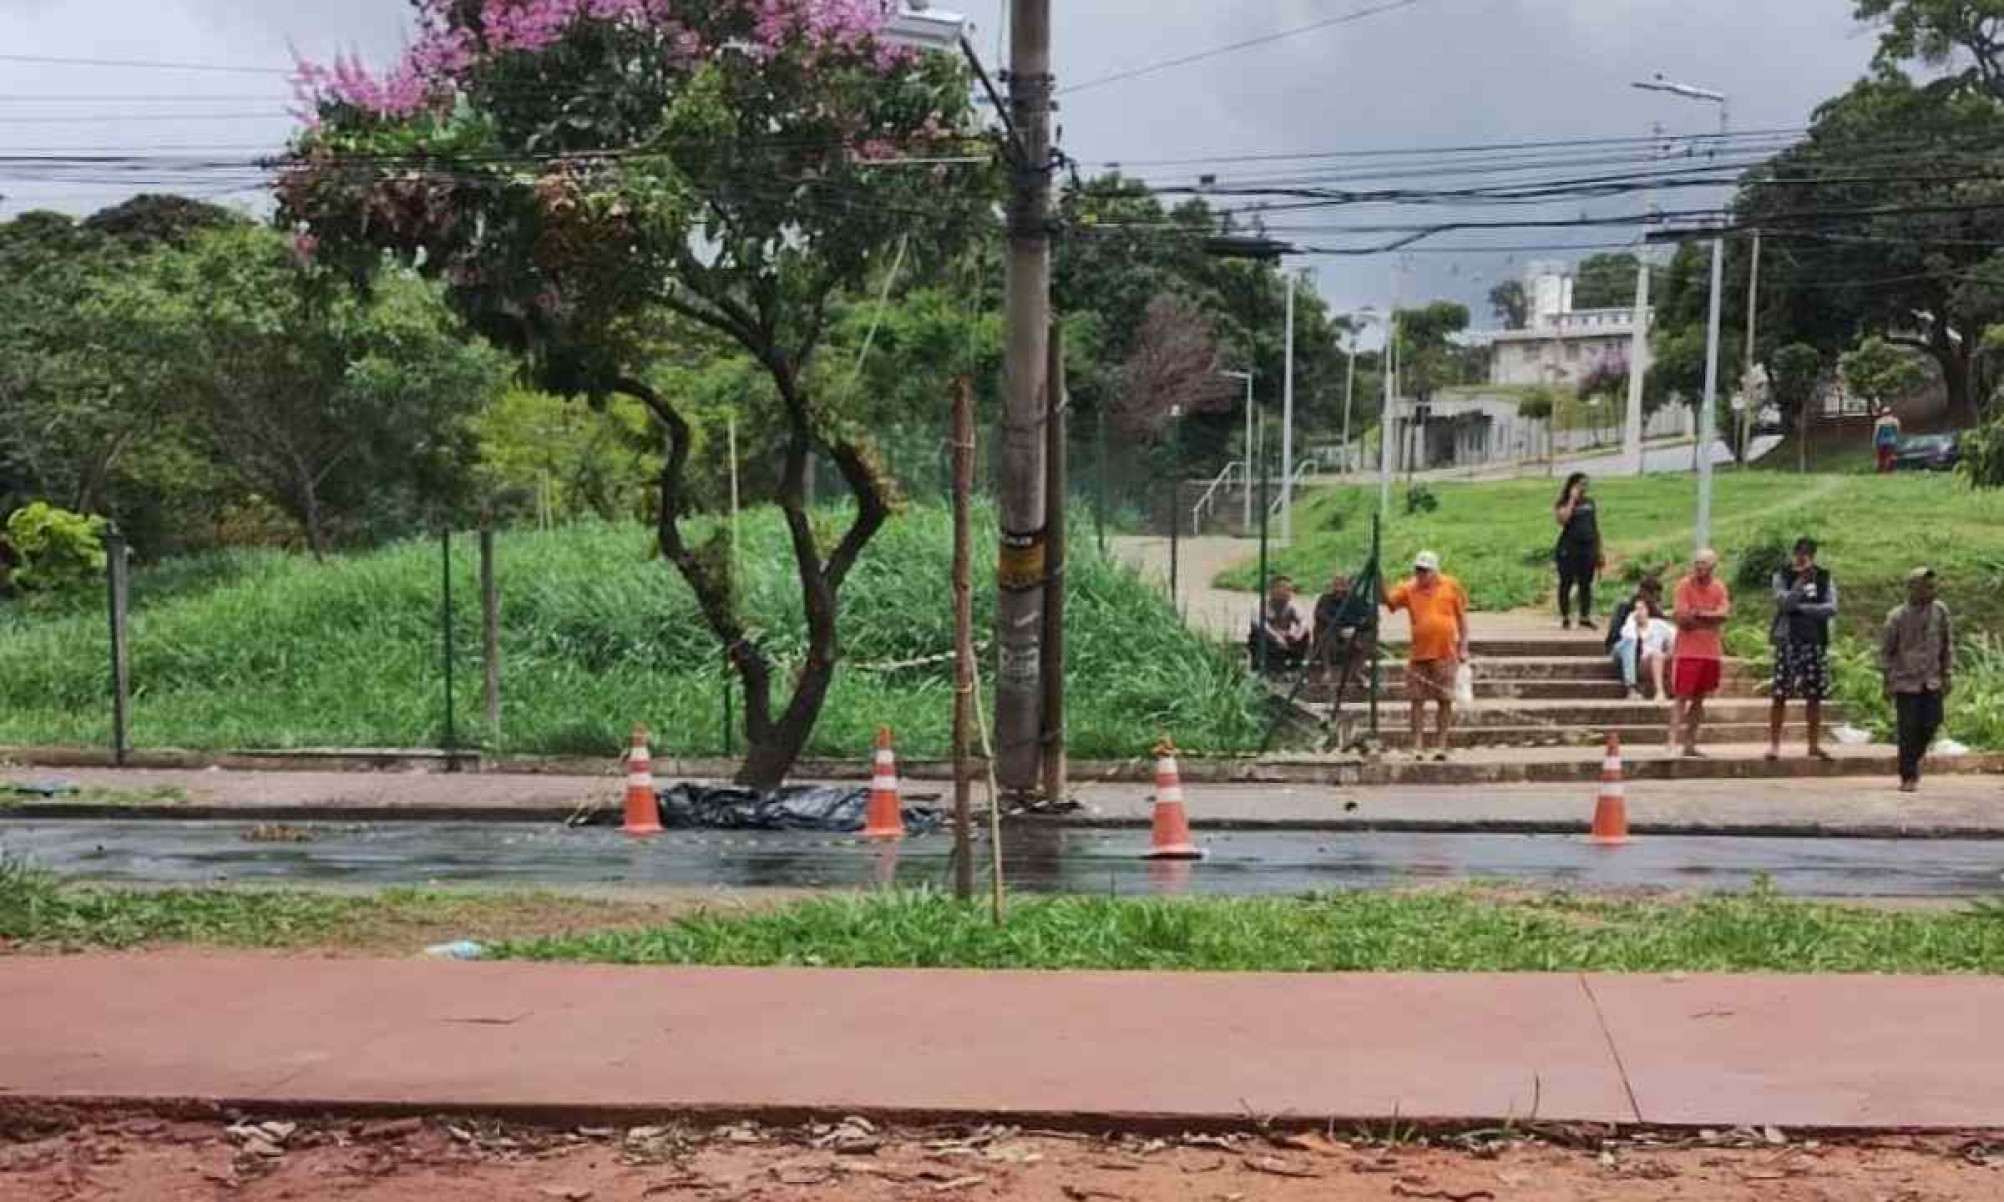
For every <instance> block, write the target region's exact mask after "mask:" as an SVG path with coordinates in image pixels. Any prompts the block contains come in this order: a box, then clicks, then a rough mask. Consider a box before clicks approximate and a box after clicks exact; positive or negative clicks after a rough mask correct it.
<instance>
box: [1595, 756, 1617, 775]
mask: <svg viewBox="0 0 2004 1202" xmlns="http://www.w3.org/2000/svg"><path fill="white" fill-rule="evenodd" d="M1600 770H1601V771H1602V772H1611V773H1613V774H1614V775H1616V776H1620V775H1621V761H1620V760H1602V761H1601V762H1600Z"/></svg>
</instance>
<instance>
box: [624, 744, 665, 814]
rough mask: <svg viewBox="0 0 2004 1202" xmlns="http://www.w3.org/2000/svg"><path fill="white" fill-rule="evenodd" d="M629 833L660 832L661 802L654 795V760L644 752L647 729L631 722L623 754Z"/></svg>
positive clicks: (645, 749)
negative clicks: (627, 746)
mask: <svg viewBox="0 0 2004 1202" xmlns="http://www.w3.org/2000/svg"><path fill="white" fill-rule="evenodd" d="M620 829H621V830H623V831H625V832H626V833H627V834H629V835H658V834H660V833H661V803H660V801H659V800H657V799H656V798H655V796H654V763H653V761H652V760H651V759H650V758H649V757H648V754H647V728H646V727H645V726H643V725H641V724H640V723H638V722H636V723H634V724H633V746H632V747H631V748H630V749H628V751H627V753H626V825H625V826H623V827H621V828H620Z"/></svg>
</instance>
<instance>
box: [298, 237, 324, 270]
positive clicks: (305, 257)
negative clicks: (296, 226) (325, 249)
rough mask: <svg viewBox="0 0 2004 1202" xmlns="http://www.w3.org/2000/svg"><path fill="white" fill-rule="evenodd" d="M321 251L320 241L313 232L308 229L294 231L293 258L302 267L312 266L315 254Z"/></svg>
mask: <svg viewBox="0 0 2004 1202" xmlns="http://www.w3.org/2000/svg"><path fill="white" fill-rule="evenodd" d="M319 249H320V239H319V238H318V237H317V236H315V235H314V233H313V232H312V231H310V230H306V229H300V230H296V231H294V233H293V235H292V257H293V258H294V259H296V260H298V262H299V265H300V266H301V267H309V266H311V265H312V263H313V255H314V252H316V251H318V250H319Z"/></svg>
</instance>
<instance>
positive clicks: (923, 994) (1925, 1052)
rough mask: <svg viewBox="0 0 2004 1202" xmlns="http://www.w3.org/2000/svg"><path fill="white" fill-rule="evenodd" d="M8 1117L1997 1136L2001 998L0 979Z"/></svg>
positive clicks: (1246, 981) (549, 980)
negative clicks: (353, 1116)
mask: <svg viewBox="0 0 2004 1202" xmlns="http://www.w3.org/2000/svg"><path fill="white" fill-rule="evenodd" d="M0 1012H4V1013H5V1014H6V1015H7V1021H6V1023H4V1024H0V1082H4V1083H5V1088H6V1091H7V1093H8V1095H9V1096H10V1097H13V1098H17V1099H19V1098H49V1099H65V1098H67V1099H81V1098H96V1099H116V1100H123V1101H160V1100H168V1099H176V1100H179V1099H197V1100H204V1101H214V1102H219V1103H223V1104H226V1105H235V1106H243V1107H247V1108H254V1109H255V1108H270V1107H274V1106H308V1107H326V1108H354V1107H373V1108H384V1109H394V1110H410V1111H418V1112H428V1111H442V1110H467V1109H472V1110H488V1111H503V1112H508V1111H513V1112H518V1113H519V1112H528V1111H538V1112H541V1113H544V1114H549V1113H551V1112H553V1111H558V1112H565V1113H567V1114H570V1115H577V1116H586V1115H603V1116H613V1115H629V1116H641V1115H653V1116H660V1115H662V1114H664V1113H666V1112H684V1111H710V1112H716V1113H724V1112H730V1113H742V1114H750V1115H754V1116H765V1117H773V1118H779V1117H797V1116H799V1115H800V1114H801V1113H802V1112H803V1111H816V1112H821V1113H825V1114H831V1115H841V1114H852V1113H868V1114H872V1115H877V1116H880V1117H895V1118H926V1119H937V1120H956V1119H967V1120H973V1119H1006V1120H1010V1121H1027V1122H1032V1123H1039V1124H1049V1123H1063V1122H1080V1121H1083V1122H1087V1123H1092V1122H1095V1121H1105V1120H1109V1119H1118V1120H1127V1121H1136V1120H1152V1121H1155V1122H1160V1123H1167V1124H1197V1123H1206V1122H1209V1123H1230V1124H1243V1123H1245V1122H1246V1121H1248V1120H1249V1119H1252V1118H1256V1117H1260V1116H1268V1115H1273V1116H1285V1117H1287V1118H1290V1119H1292V1120H1295V1121H1298V1122H1307V1123H1315V1124H1320V1123H1322V1122H1325V1121H1327V1120H1329V1119H1335V1120H1337V1121H1339V1122H1340V1121H1346V1120H1347V1121H1364V1120H1382V1119H1387V1118H1391V1117H1393V1116H1397V1117H1399V1118H1401V1119H1407V1120H1414V1119H1449V1120H1477V1121H1503V1120H1512V1119H1514V1120H1518V1121H1523V1120H1529V1119H1537V1120H1546V1121H1593V1122H1608V1123H1645V1124H1676V1125H1692V1126H1718V1127H1727V1126H1733V1125H1737V1124H1749V1125H1755V1126H1758V1125H1760V1124H1769V1123H1771V1124H1775V1125H1777V1126H1781V1127H1784V1128H1827V1129H1834V1128H1886V1127H1900V1128H1983V1127H1989V1128H1997V1127H2004V1043H2000V1042H1999V1041H1998V1040H1996V1039H1995V1038H1993V1035H1994V1027H1995V1016H1996V1015H1997V1014H1999V1013H2004V981H2000V980H1994V979H1984V978H1954V979H1951V978H1892V977H1822V978H1811V977H1708V976H1694V977H1690V978H1682V977H1678V978H1665V977H1648V976H1642V977H1621V976H1578V975H1574V974H1552V975H1507V976H1488V975H1465V976H1455V975H1437V976H1421V975H1380V976H1357V975H1265V974H1238V975H1218V974H1197V973H1184V974H1152V973H1008V972H955V971H921V972H912V971H830V970H813V969H644V968H618V967H602V966H556V965H529V964H455V963H436V962H424V961H371V962H356V961H352V960H350V961H330V960H312V959H301V958H273V957H244V956H234V957H232V956H197V955H183V954H166V955H143V956H70V957H47V958H41V957H25V956H21V957H13V958H10V959H4V960H0Z"/></svg>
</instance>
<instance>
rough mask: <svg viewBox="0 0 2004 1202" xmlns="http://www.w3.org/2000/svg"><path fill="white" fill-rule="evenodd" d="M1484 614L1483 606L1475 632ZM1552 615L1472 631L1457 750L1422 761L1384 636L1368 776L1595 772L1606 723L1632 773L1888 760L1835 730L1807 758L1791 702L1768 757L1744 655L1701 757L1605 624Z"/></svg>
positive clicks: (1730, 669) (1475, 779)
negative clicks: (1636, 675) (1625, 674)
mask: <svg viewBox="0 0 2004 1202" xmlns="http://www.w3.org/2000/svg"><path fill="white" fill-rule="evenodd" d="M1483 619H1484V615H1476V616H1475V622H1474V628H1475V631H1476V632H1477V634H1478V636H1479V635H1480V633H1481V631H1482V627H1483V624H1484V623H1483ZM1513 625H1521V624H1513ZM1555 627H1556V624H1555V623H1554V628H1553V629H1551V630H1550V632H1549V633H1548V634H1538V633H1531V632H1527V631H1523V630H1521V629H1513V630H1510V631H1507V632H1504V633H1501V634H1499V636H1498V637H1494V638H1482V637H1477V638H1476V639H1475V640H1474V643H1473V648H1472V653H1473V656H1474V665H1475V680H1476V685H1475V692H1476V703H1475V705H1474V706H1473V707H1460V708H1458V710H1457V713H1456V727H1455V737H1454V749H1455V750H1454V753H1453V757H1452V759H1451V760H1450V761H1449V762H1447V763H1444V764H1441V763H1433V762H1431V761H1427V762H1416V761H1414V760H1413V759H1412V758H1411V757H1410V756H1409V755H1408V749H1409V748H1410V746H1411V734H1410V726H1409V721H1408V718H1407V708H1406V700H1405V690H1404V685H1405V663H1404V659H1405V648H1404V646H1403V645H1398V644H1389V643H1388V644H1387V646H1386V649H1385V664H1384V671H1383V678H1382V679H1383V684H1382V690H1381V694H1380V700H1379V709H1378V728H1379V746H1380V748H1381V749H1382V754H1381V755H1379V756H1375V757H1367V762H1366V764H1365V767H1364V775H1365V777H1366V778H1367V779H1382V780H1384V781H1385V782H1387V783H1389V782H1394V781H1396V782H1401V783H1436V784H1455V783H1479V782H1487V781H1503V780H1572V779H1580V780H1585V779H1591V778H1592V777H1594V776H1596V775H1598V773H1599V771H1600V758H1601V752H1600V749H1601V748H1602V746H1603V744H1604V742H1605V740H1606V737H1607V734H1608V732H1610V731H1612V732H1614V733H1615V734H1618V735H1619V736H1621V742H1622V747H1623V748H1624V751H1625V753H1626V758H1627V761H1628V764H1627V767H1628V771H1629V774H1630V775H1631V776H1635V777H1639V778H1649V777H1665V778H1667V777H1675V778H1680V779H1681V778H1706V777H1748V776H1762V777H1771V776H1818V777H1821V776H1833V775H1835V776H1857V775H1877V774H1881V773H1883V772H1886V771H1889V770H1890V765H1891V757H1892V754H1893V751H1892V749H1891V748H1889V747H1870V746H1867V747H1844V748H1841V749H1839V748H1837V746H1836V744H1835V742H1834V740H1832V739H1830V738H1829V737H1828V735H1827V733H1826V738H1825V742H1826V743H1827V744H1829V745H1830V746H1831V748H1832V750H1833V751H1838V750H1841V752H1842V754H1841V755H1839V756H1838V758H1836V759H1835V760H1833V761H1819V760H1812V759H1810V758H1809V757H1808V756H1807V755H1806V754H1805V753H1804V746H1803V743H1804V739H1805V737H1806V735H1807V731H1806V729H1805V727H1804V726H1803V724H1802V722H1801V711H1800V708H1799V707H1796V706H1791V707H1790V714H1789V716H1790V719H1791V721H1790V722H1789V724H1788V725H1787V726H1786V727H1785V728H1784V730H1783V735H1784V744H1783V751H1784V755H1783V757H1782V759H1781V760H1779V761H1770V760H1768V759H1767V758H1766V756H1765V752H1766V748H1767V712H1768V698H1767V696H1766V681H1765V680H1764V679H1761V678H1759V677H1758V676H1757V675H1756V674H1755V673H1754V672H1753V670H1752V669H1751V668H1750V667H1749V665H1747V664H1746V663H1745V662H1743V661H1738V660H1729V661H1727V664H1726V672H1725V681H1724V683H1723V685H1722V687H1721V689H1720V691H1719V692H1718V694H1716V695H1714V696H1713V697H1712V698H1711V700H1710V701H1709V702H1708V703H1707V704H1706V707H1705V711H1706V716H1705V726H1704V730H1703V734H1702V736H1701V741H1700V746H1701V749H1703V750H1704V751H1705V753H1706V754H1705V757H1704V758H1701V759H1685V758H1682V757H1678V756H1675V755H1674V749H1673V748H1672V747H1671V746H1669V741H1670V740H1669V720H1670V705H1669V703H1668V702H1667V701H1655V700H1631V699H1629V698H1628V696H1627V693H1626V692H1625V690H1624V689H1623V688H1622V685H1621V678H1620V673H1619V672H1618V671H1617V670H1616V668H1615V666H1614V664H1613V663H1612V662H1611V661H1610V660H1609V659H1608V658H1607V655H1606V653H1605V650H1604V645H1603V643H1602V641H1601V635H1600V633H1599V632H1597V631H1562V630H1559V629H1556V628H1555ZM1393 633H1397V632H1393ZM1333 692H1334V689H1333V687H1317V686H1308V687H1304V688H1303V689H1302V690H1301V692H1300V693H1299V694H1297V695H1296V699H1295V702H1296V711H1297V712H1296V715H1295V717H1296V720H1297V721H1296V726H1297V729H1306V728H1311V727H1312V728H1314V729H1316V730H1318V731H1319V730H1320V729H1321V728H1323V727H1324V725H1325V723H1327V721H1328V719H1329V717H1330V714H1329V711H1330V703H1331V702H1332V701H1333V700H1334V698H1333ZM1368 711H1369V703H1368V700H1366V699H1364V698H1358V697H1355V695H1354V693H1353V694H1352V695H1351V696H1348V697H1346V698H1345V700H1344V703H1343V707H1342V712H1341V714H1340V715H1339V716H1338V717H1337V725H1336V728H1335V729H1336V730H1338V731H1339V732H1340V737H1339V739H1338V740H1337V741H1336V742H1333V743H1331V744H1329V747H1328V751H1329V752H1341V751H1342V749H1343V748H1345V747H1348V746H1350V745H1352V743H1353V741H1354V740H1355V739H1356V738H1358V737H1359V736H1360V735H1363V734H1365V733H1367V732H1368V729H1369V725H1368ZM1843 720H1844V714H1843V710H1842V708H1841V707H1840V706H1837V705H1835V704H1829V705H1826V707H1825V710H1824V723H1825V727H1826V731H1827V730H1828V729H1829V728H1832V727H1835V726H1837V725H1838V724H1840V723H1842V722H1843ZM1969 767H1971V768H1974V767H1975V765H1974V764H1971V765H1969Z"/></svg>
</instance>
